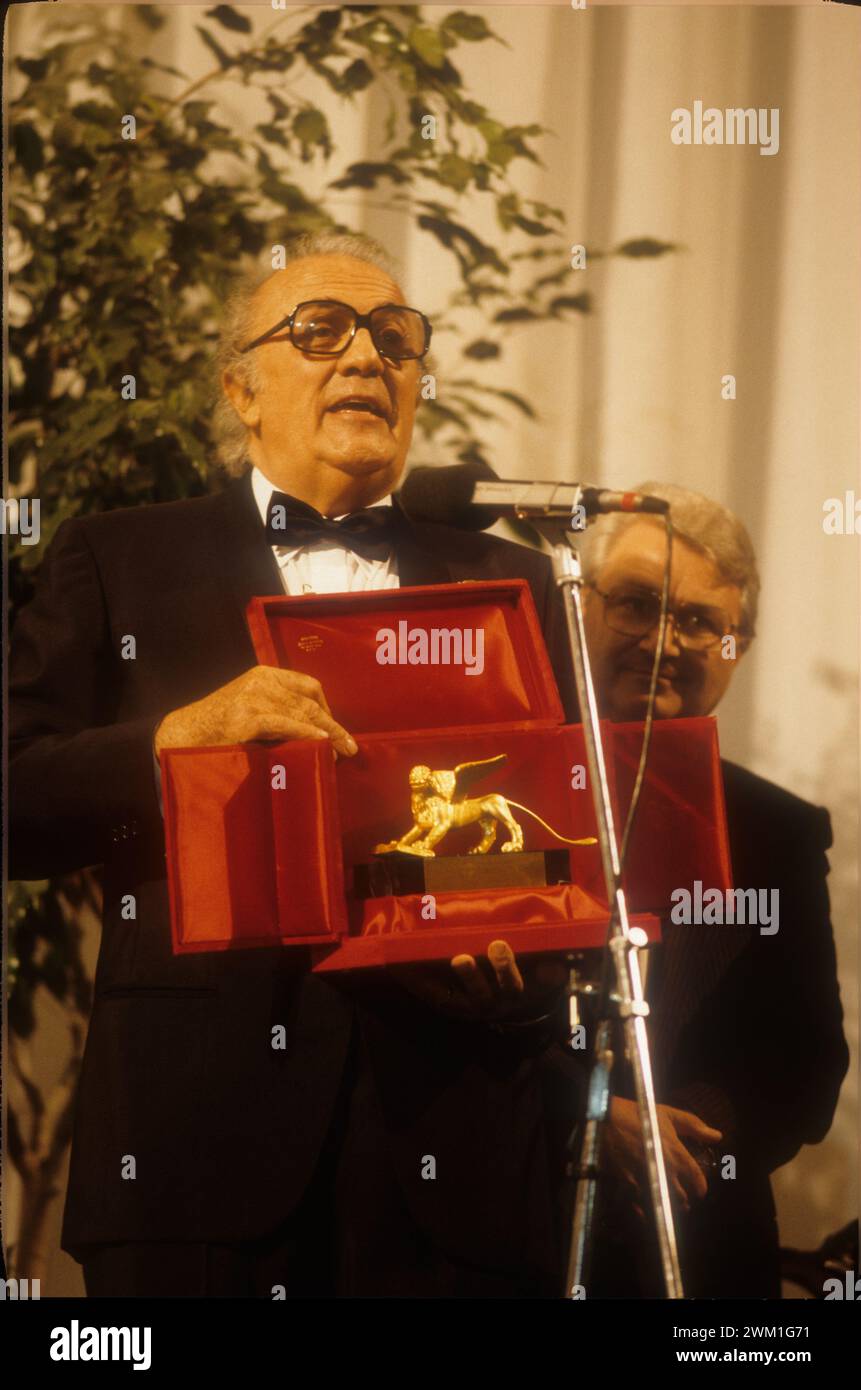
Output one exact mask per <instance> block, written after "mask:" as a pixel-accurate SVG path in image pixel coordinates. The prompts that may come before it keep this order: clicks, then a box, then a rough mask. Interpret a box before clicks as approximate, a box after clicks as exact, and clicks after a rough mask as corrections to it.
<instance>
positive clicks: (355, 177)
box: [329, 160, 410, 188]
mask: <svg viewBox="0 0 861 1390" xmlns="http://www.w3.org/2000/svg"><path fill="white" fill-rule="evenodd" d="M380 179H391V181H392V183H409V182H410V176H409V174H407V173H405V171H404V170H403V169H401V168H400V166H399V165H397V164H394V163H386V164H384V163H374V162H373V161H370V160H362V161H361V162H360V163H358V164H351V165H350V166H349V168H348V169H347V171H346V173H345V174H342V175H341V177H340V178H339V179H333V181H332V182H331V183H330V184H329V187H330V188H376V186H377V183H378V181H379V180H380Z"/></svg>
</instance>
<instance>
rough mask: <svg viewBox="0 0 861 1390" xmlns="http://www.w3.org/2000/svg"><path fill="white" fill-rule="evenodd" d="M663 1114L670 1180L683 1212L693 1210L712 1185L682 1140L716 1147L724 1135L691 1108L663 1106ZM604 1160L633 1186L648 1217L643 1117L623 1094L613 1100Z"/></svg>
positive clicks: (640, 1211) (636, 1206) (639, 1209)
mask: <svg viewBox="0 0 861 1390" xmlns="http://www.w3.org/2000/svg"><path fill="white" fill-rule="evenodd" d="M657 1111H658V1127H659V1129H660V1133H661V1142H662V1144H663V1149H664V1162H665V1164H666V1168H667V1182H668V1183H669V1186H670V1191H671V1192H672V1193H674V1194H675V1196H676V1197H677V1198H678V1200H679V1204H680V1205H681V1208H682V1210H683V1211H690V1204H691V1200H694V1201H699V1200H701V1199H702V1198H703V1197H705V1195H706V1192H707V1191H708V1183H707V1181H706V1177H705V1174H704V1173H703V1170H702V1169H701V1167H700V1165H699V1164H698V1163H697V1161H696V1159H695V1158H693V1156H692V1155H691V1154H690V1153H689V1152H688V1150H687V1149H686V1148H685V1145H684V1143H683V1142H682V1140H683V1139H685V1138H687V1139H691V1140H694V1141H695V1142H696V1143H698V1144H716V1143H718V1141H719V1140H720V1139H722V1138H723V1135H722V1134H721V1132H720V1130H718V1129H711V1128H710V1127H709V1125H707V1124H706V1123H705V1121H703V1120H700V1119H699V1118H698V1117H697V1116H696V1115H692V1114H691V1113H690V1111H688V1110H675V1109H674V1108H673V1107H672V1106H671V1105H659V1106H657ZM603 1158H604V1161H605V1162H606V1164H607V1167H608V1168H609V1169H610V1170H611V1171H612V1172H613V1173H614V1175H615V1176H616V1177H617V1178H619V1179H621V1181H622V1183H623V1184H625V1185H627V1188H628V1190H629V1194H630V1196H631V1197H632V1198H633V1199H634V1211H635V1212H636V1213H637V1215H638V1216H642V1215H643V1202H644V1201H645V1198H646V1194H647V1192H648V1180H647V1177H646V1172H645V1154H644V1149H643V1132H642V1128H641V1125H640V1113H639V1111H638V1109H637V1105H636V1102H635V1101H633V1100H621V1099H620V1098H619V1097H618V1096H613V1097H612V1098H611V1100H610V1111H609V1114H608V1116H607V1124H606V1127H605V1130H604V1148H603Z"/></svg>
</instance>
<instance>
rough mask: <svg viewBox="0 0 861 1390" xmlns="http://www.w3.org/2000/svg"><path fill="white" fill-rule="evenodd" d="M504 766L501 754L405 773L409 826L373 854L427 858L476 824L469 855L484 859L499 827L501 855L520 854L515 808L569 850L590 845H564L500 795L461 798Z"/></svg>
mask: <svg viewBox="0 0 861 1390" xmlns="http://www.w3.org/2000/svg"><path fill="white" fill-rule="evenodd" d="M507 761H508V755H507V754H506V753H500V754H499V755H498V756H497V757H495V758H481V759H479V760H478V761H476V762H471V763H459V764H458V766H457V767H456V768H454V770H453V771H451V772H448V771H446V772H434V771H433V770H432V769H431V768H429V767H425V766H424V764H423V763H419V764H418V765H417V766H416V767H413V768H410V776H409V785H410V810H411V812H412V817H413V824H412V826H411V828H410V829H409V830H408V831H407V833H406V834H405V835H402V836H401V838H400V839H399V840H389V841H387V843H386V844H382V845H376V846H375V847H374V853H375V854H389V853H391V852H392V851H394V850H400V851H402V852H403V853H404V854H420V855H423V856H425V857H427V858H430V857H432V856H433V855H434V854H435V853H436V847H437V845H438V844H439V843H440V841H441V840H442V839H443V838H444V837H445V836H446V835H447V834H448V832H449V831H450V830H455V829H457V828H459V827H460V826H463V825H474V824H475V822H476V821H477V822H478V824H479V825H480V826H481V839H480V840H479V842H478V844H477V845H473V847H472V849H470V850H469V853H470V854H487V852H488V850H489V849H491V847H492V846H493V844H494V842H495V840H496V833H497V829H498V827H499V825H500V824H502V825H504V826H505V828H506V829H507V830H508V835H509V838H508V839H507V840H506V842H505V844H504V845H502V846H501V849H502V852H503V854H504V853H506V851H507V852H509V853H510V852H512V851H515V850H522V849H523V831H522V830H521V828H520V826H519V825H518V823H517V821H516V820H515V819H514V816H513V815H512V814H511V810H510V807H512V806H516V807H517V809H518V811H525V812H526V814H527V815H528V816H533V817H534V819H535V820H537V821H539V822H540V823H541V825H543V826H544V828H545V829H546V830H549V831H550V834H551V835H554V836H555V837H556V839H557V840H564V841H565V843H566V844H569V845H594V844H595V840H594V839H593V838H588V839H584V840H569V839H568V838H567V837H566V836H565V835H559V834H558V833H557V831H555V830H554V829H553V827H552V826H550V825H548V824H547V822H546V821H544V820H541V817H540V816H538V815H536V814H535V812H534V811H530V809H529V807H528V806H521V805H520V803H519V802H517V801H511V800H510V798H508V797H504V796H502V795H501V794H500V793H499V792H490V793H489V794H488V795H486V796H471V797H468V796H467V795H466V793H467V791H468V790H469V788H470V787H471V786H472V784H473V783H474V782H477V781H479V780H480V779H481V778H482V777H485V776H487V773H488V772H489V771H490V770H491V768H499V767H502V765H503V764H504V763H506V762H507Z"/></svg>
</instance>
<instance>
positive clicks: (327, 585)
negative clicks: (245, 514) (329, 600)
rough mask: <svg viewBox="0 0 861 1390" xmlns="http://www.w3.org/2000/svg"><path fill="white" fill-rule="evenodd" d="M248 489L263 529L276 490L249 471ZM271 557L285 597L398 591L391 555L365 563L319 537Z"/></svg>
mask: <svg viewBox="0 0 861 1390" xmlns="http://www.w3.org/2000/svg"><path fill="white" fill-rule="evenodd" d="M251 488H252V491H253V493H254V500H255V501H256V503H257V507H258V510H259V512H260V516H261V519H262V521H263V525H264V526H265V525H266V513H267V511H268V510H269V500H270V498H271V496H272V494H273V492H276V491H277V490H278V489H277V488H276V487H275V484H274V483H271V482H270V481H269V479H268V478H267V477H266V475H265V474H264V473H261V472H260V469H259V468H253V469H252V470H251ZM391 500H392V499H391V496H388V497H383V498H382V499H381V500H380V501H379V502H375V503H374V504H373V505H374V506H375V507H385V506H388V505H389V504H390V503H391ZM345 515H346V513H345ZM336 519H337V520H340V517H338V518H336ZM272 553H273V555H274V556H275V560H276V562H277V564H278V568H279V570H280V571H281V583H282V584H283V585H284V592H285V593H287V594H293V595H298V594H346V593H355V592H356V591H358V590H360V589H397V588H399V587H400V580H399V578H398V565H397V559H396V557H395V554H394V551H392V552H391V553H390V555H389V556H388V558H387V559H385V560H369V559H367V558H366V557H365V556H364V555H357V554H356V551H355V550H350V549H349V548H348V547H347V546H343V545H340V544H339V543H338V541H337V540H336V539H335V538H334V537H333V536H321V537H320V539H319V540H318V541H310V542H305V543H304V544H302V545H298V546H297V545H273V547H272Z"/></svg>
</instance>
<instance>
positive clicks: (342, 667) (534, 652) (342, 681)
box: [248, 579, 563, 738]
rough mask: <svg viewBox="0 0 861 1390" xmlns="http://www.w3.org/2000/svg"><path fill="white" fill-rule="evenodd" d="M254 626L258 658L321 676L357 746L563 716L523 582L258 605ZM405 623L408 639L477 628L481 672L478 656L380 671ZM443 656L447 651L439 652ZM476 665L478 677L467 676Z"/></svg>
mask: <svg viewBox="0 0 861 1390" xmlns="http://www.w3.org/2000/svg"><path fill="white" fill-rule="evenodd" d="M248 620H249V626H250V629H251V633H252V637H253V639H254V646H255V651H256V653H257V658H258V660H259V661H263V662H268V663H270V664H274V665H277V666H283V667H289V668H291V669H292V670H295V671H303V672H305V673H306V674H308V675H311V676H315V677H316V678H317V679H318V680H319V681H320V683H321V684H322V686H323V689H324V690H325V691H326V692H327V695H328V699H329V703H330V705H331V708H332V713H333V714H334V716H335V718H336V719H337V720H339V722H340V723H342V724H343V725H344V727H345V728H347V729H349V730H350V732H351V733H352V734H353V735H354V736H355V737H357V738H358V737H359V736H360V735H361V734H367V733H384V732H390V731H398V730H403V729H418V728H424V729H429V730H436V729H445V728H450V727H452V726H456V725H464V726H469V727H476V726H480V725H485V724H491V723H493V724H496V723H509V722H514V721H521V720H541V719H547V720H552V721H553V722H554V723H558V722H559V721H560V720H561V719H562V717H563V716H562V707H561V704H560V701H559V694H558V691H557V689H556V682H555V679H554V676H553V671H552V669H551V667H550V663H549V661H548V658H547V652H546V649H545V647H544V642H543V639H542V635H541V629H540V627H539V624H538V619H537V616H536V613H535V605H534V603H533V600H532V594H531V592H530V589H529V585H528V584H527V583H526V581H525V580H521V579H518V580H496V581H490V582H488V583H482V584H471V583H470V584H443V585H434V586H427V587H416V588H408V589H393V590H386V591H383V592H381V591H378V590H377V591H370V592H368V593H357V594H319V595H316V594H315V595H308V596H305V597H302V598H287V597H270V598H257V599H253V600H252V602H251V604H250V606H249V615H248ZM401 622H405V623H406V624H407V631H408V632H409V631H410V630H415V629H419V630H423V631H425V632H427V633H430V632H432V630H433V629H443V630H446V631H449V632H455V631H456V632H458V633H459V634H461V635H462V634H463V632H464V630H466V629H469V630H470V631H471V632H475V631H476V630H479V631H480V632H481V633H482V636H483V651H482V657H481V661H482V667H483V669H481V670H480V671H479V670H478V662H477V661H476V660H475V657H476V655H477V651H476V650H475V649H474V648H473V649H467V650H464V652H463V653H462V655H464V658H465V659H464V661H463V663H462V664H459V665H457V664H445V663H444V662H437V663H434V662H432V661H429V662H428V664H423V665H419V664H415V665H413V664H410V663H409V661H406V662H402V661H400V660H398V661H397V662H396V663H395V664H388V663H386V664H381V663H380V662H378V660H377V654H378V652H380V651H381V650H383V648H382V643H381V641H380V640H379V634H380V633H381V632H382V631H383V630H384V629H390V630H391V631H393V632H394V633H395V634H396V637H397V635H398V634H399V624H400V623H401ZM396 647H397V650H396V655H398V656H400V655H407V656H408V655H409V644H408V643H407V645H406V646H405V647H404V649H403V651H401V648H400V643H399V642H397V643H396ZM444 654H445V646H443V648H442V650H441V651H438V652H437V655H438V656H442V655H444ZM450 654H452V655H456V654H457V653H456V651H453V652H450ZM432 655H433V652H432V650H430V649H429V651H428V656H432ZM466 658H469V660H467V659H466ZM470 665H471V666H472V668H473V669H474V671H475V674H467V671H468V669H469V667H470Z"/></svg>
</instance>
